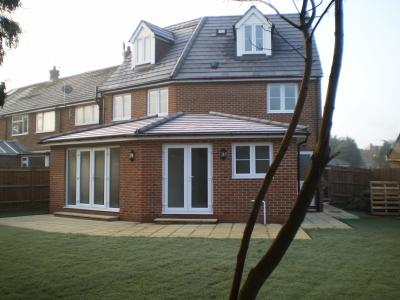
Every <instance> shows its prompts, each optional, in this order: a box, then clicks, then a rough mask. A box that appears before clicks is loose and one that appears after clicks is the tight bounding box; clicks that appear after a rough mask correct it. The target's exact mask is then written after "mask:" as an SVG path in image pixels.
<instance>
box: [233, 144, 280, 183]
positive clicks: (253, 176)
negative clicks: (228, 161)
mask: <svg viewBox="0 0 400 300" xmlns="http://www.w3.org/2000/svg"><path fill="white" fill-rule="evenodd" d="M237 146H249V147H250V173H247V174H237V173H236V147H237ZM256 146H268V147H269V157H270V158H269V165H271V163H272V161H273V153H274V152H273V148H272V143H269V142H256V143H234V144H232V178H233V179H258V178H264V177H265V174H266V173H256V150H255V149H256Z"/></svg>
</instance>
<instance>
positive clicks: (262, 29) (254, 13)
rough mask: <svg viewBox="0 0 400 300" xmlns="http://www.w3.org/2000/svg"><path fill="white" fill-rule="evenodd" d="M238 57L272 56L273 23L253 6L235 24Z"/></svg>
mask: <svg viewBox="0 0 400 300" xmlns="http://www.w3.org/2000/svg"><path fill="white" fill-rule="evenodd" d="M235 30H236V52H237V56H243V55H249V54H250V55H251V54H265V55H271V54H272V49H271V48H272V45H271V31H272V23H271V22H270V21H269V20H268V19H267V18H266V17H265V16H264V15H263V14H262V13H261V12H260V11H259V10H258V9H257V8H256V7H255V6H252V7H251V8H250V9H249V10H248V11H247V12H246V13H245V14H244V15H243V17H242V18H240V19H239V21H238V22H237V23H236V24H235Z"/></svg>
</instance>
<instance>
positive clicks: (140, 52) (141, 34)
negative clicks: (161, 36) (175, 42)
mask: <svg viewBox="0 0 400 300" xmlns="http://www.w3.org/2000/svg"><path fill="white" fill-rule="evenodd" d="M129 41H130V42H131V43H132V67H133V68H134V67H135V66H138V65H144V64H154V63H155V35H154V32H153V31H151V30H150V28H149V27H148V26H147V24H146V23H145V22H143V21H142V22H140V24H139V26H138V27H137V28H136V30H135V32H134V33H133V35H132V37H131V38H130V40H129Z"/></svg>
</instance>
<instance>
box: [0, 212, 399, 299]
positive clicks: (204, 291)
mask: <svg viewBox="0 0 400 300" xmlns="http://www.w3.org/2000/svg"><path fill="white" fill-rule="evenodd" d="M348 223H349V224H350V225H351V226H353V227H354V229H353V230H333V229H332V230H330V229H324V230H309V231H308V233H309V234H310V235H311V236H312V237H313V240H311V241H295V242H294V243H293V244H292V247H291V248H290V249H289V251H288V253H287V255H286V256H285V258H284V260H283V261H282V263H281V264H280V265H279V266H278V269H277V270H276V271H275V273H274V274H273V276H272V277H271V279H270V280H269V281H268V282H267V283H266V284H265V285H264V287H263V289H262V291H261V293H260V297H259V298H260V299H400V219H395V218H377V217H370V216H363V217H362V218H361V219H360V220H352V221H349V222H348ZM238 244H239V241H238V240H211V239H180V238H176V239H173V238H164V239H162V238H134V237H94V236H83V235H68V234H55V233H44V232H38V231H31V230H25V229H17V228H12V227H6V226H0V298H1V299H55V298H63V299H225V298H227V295H228V291H229V287H230V281H231V276H232V271H233V268H234V263H235V255H236V251H237V249H238ZM269 244H270V241H268V242H267V241H255V242H253V243H252V246H251V252H250V257H249V258H250V259H249V264H248V265H252V264H254V263H255V261H256V260H257V258H259V257H260V256H261V255H262V253H263V252H264V251H265V249H266V248H267V247H268V245H269Z"/></svg>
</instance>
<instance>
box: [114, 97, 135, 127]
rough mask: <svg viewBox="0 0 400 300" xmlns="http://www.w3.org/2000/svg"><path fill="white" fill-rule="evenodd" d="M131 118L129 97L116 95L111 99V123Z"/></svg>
mask: <svg viewBox="0 0 400 300" xmlns="http://www.w3.org/2000/svg"><path fill="white" fill-rule="evenodd" d="M130 118H131V95H130V94H125V95H117V96H114V99H113V121H120V120H129V119H130Z"/></svg>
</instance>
